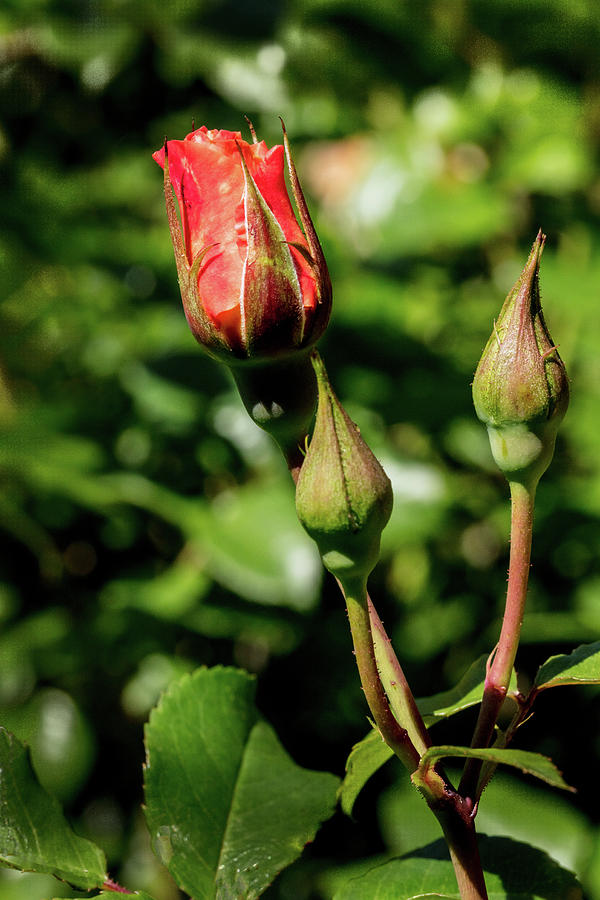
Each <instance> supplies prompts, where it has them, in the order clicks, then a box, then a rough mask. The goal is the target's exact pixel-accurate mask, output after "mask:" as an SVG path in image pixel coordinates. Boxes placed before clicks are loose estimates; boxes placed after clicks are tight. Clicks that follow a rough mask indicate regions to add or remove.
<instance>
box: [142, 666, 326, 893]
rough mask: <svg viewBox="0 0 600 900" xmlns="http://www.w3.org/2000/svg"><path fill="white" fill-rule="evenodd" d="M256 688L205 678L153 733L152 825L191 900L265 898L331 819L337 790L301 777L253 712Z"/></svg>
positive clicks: (159, 717)
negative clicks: (278, 875)
mask: <svg viewBox="0 0 600 900" xmlns="http://www.w3.org/2000/svg"><path fill="white" fill-rule="evenodd" d="M254 690H255V683H254V679H253V678H251V677H250V676H249V675H247V674H246V673H244V672H241V671H238V670H236V669H227V668H220V667H219V668H215V669H199V670H198V671H196V672H195V673H194V674H193V675H191V676H188V675H186V676H184V677H183V678H182V679H181V680H180V681H179V682H177V683H176V684H175V685H174V686H172V687H171V689H170V690H169V692H168V693H167V694H166V695H165V696H164V697H163V699H162V701H161V703H160V704H159V706H158V707H157V708H156V709H155V710H154V712H153V713H152V715H151V717H150V723H149V725H148V726H147V730H146V748H147V767H146V820H147V822H148V827H149V828H150V833H151V835H152V840H153V846H154V849H155V851H156V853H157V855H158V856H159V857H160V858H161V859H162V861H163V862H164V863H165V865H166V866H167V867H168V868H169V870H170V872H171V874H172V875H173V877H174V878H175V880H176V881H177V883H178V884H179V886H180V887H181V888H182V890H184V891H186V892H187V893H189V894H190V895H191V896H193V897H194V900H212V898H215V897H216V896H218V897H226V896H232V897H233V896H243V897H244V898H245V900H252V898H255V897H258V896H260V894H261V893H262V892H263V891H264V890H265V888H266V887H267V885H269V884H270V883H271V881H272V880H273V878H274V877H275V876H276V875H277V873H278V872H280V871H281V869H283V868H284V867H285V866H287V865H289V864H290V863H291V862H292V861H293V860H294V859H296V858H297V857H298V856H299V855H300V853H301V852H302V848H303V847H304V845H305V844H306V843H307V842H308V841H310V840H312V839H313V837H314V835H315V833H316V831H317V828H318V826H319V824H320V823H321V822H322V821H323V820H324V819H326V818H329V816H330V815H331V814H332V813H333V810H334V806H335V796H336V789H337V786H338V783H339V780H338V779H337V778H336V777H335V776H333V775H329V774H327V773H322V772H311V771H308V770H305V769H301V768H300V767H299V766H297V765H296V764H295V763H294V762H293V761H292V760H291V759H290V758H289V756H288V755H287V753H286V752H285V751H284V749H283V748H282V747H281V745H280V743H279V741H278V739H277V736H276V735H275V733H274V731H273V729H272V728H271V727H270V726H269V725H268V724H267V723H265V722H264V721H262V720H261V719H260V718H259V715H258V712H257V710H256V708H255V706H254Z"/></svg>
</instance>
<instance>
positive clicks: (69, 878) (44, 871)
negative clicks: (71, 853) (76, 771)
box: [0, 725, 108, 890]
mask: <svg viewBox="0 0 600 900" xmlns="http://www.w3.org/2000/svg"><path fill="white" fill-rule="evenodd" d="M3 736H4V737H6V738H7V740H8V743H9V745H13V746H14V747H16V748H17V749H18V750H19V751H20V752H22V753H23V755H24V759H23V762H24V765H25V766H26V767H27V769H28V777H30V778H31V780H32V782H33V784H34V785H35V787H36V789H37V791H39V794H40V795H41V796H42V797H43V798H44V799H45V801H46V802H47V804H48V807H49V809H50V810H51V811H52V812H54V813H56V814H57V815H58V816H59V817H60V818H61V819H62V820H63V821H64V827H65V830H66V832H67V833H70V836H71V837H72V838H73V839H75V840H76V841H77V843H79V844H87V845H88V846H89V847H90V848H93V849H94V850H95V851H96V852H97V855H98V858H99V860H103V861H104V871H103V873H102V874H101V875H100V876H98V879H93V878H85V879H84V878H80V879H78V878H76V877H75V878H74V877H73V875H76V873H70V872H66V871H64V870H63V869H62V868H58V867H56V866H54V867H52V866H50V865H41V866H36V867H35V868H32V867H29V866H21V865H19V864H18V863H16V862H12V861H11V860H10V859H9V858H7V856H1V857H0V867H2V868H5V869H13V870H14V871H17V872H31V873H33V874H37V875H50V876H52V877H53V878H57V879H58V880H59V881H63V882H65V884H68V885H70V886H72V887H74V888H75V889H76V890H94V889H100V888H101V887H102V885H103V883H104V882H105V881H106V878H107V877H108V876H107V873H106V857H105V854H104V852H103V850H102V849H101V848H100V847H98V845H97V844H95V843H94V841H90V840H89V839H88V838H84V837H82V836H81V835H79V834H77V833H76V832H75V831H73V829H72V828H71V826H70V825H69V823H68V821H67V819H66V818H65V815H64V812H63V810H62V807H61V806H60V804H59V802H58V800H56V798H55V797H53V796H52V794H49V793H48V792H47V791H46V790H45V789H44V788H43V787H42V785H41V784H40V782H39V780H38V778H37V775H36V773H35V770H34V768H33V766H32V764H31V754H30V751H29V748H28V746H27V744H25V743H23V742H22V741H20V740H19V739H18V738H17V737H16V736H15V735H14V734H12V732H10V731H8V729H6V728H4V727H3V726H1V725H0V738H1V737H3ZM85 882H87V884H86V883H85Z"/></svg>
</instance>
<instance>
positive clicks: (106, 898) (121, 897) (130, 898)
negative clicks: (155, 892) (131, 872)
mask: <svg viewBox="0 0 600 900" xmlns="http://www.w3.org/2000/svg"><path fill="white" fill-rule="evenodd" d="M54 900H64V897H55V898H54ZM73 900H154V897H151V896H150V894H147V893H146V892H145V891H131V892H130V893H125V894H123V893H121V892H120V891H118V892H116V893H115V891H102V893H101V894H96V896H95V897H92V898H90V897H89V896H88V897H74V898H73Z"/></svg>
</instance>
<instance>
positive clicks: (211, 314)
mask: <svg viewBox="0 0 600 900" xmlns="http://www.w3.org/2000/svg"><path fill="white" fill-rule="evenodd" d="M284 156H285V158H286V160H287V166H288V171H289V176H290V183H291V186H292V191H293V194H294V199H295V202H296V207H297V209H298V213H299V217H300V222H301V224H302V228H303V229H304V231H303V230H302V228H301V227H300V225H299V224H298V221H297V220H296V216H295V215H294V212H293V209H292V205H291V203H290V199H289V197H288V193H287V190H286V186H285V178H284ZM153 157H154V159H155V160H156V162H157V163H158V164H159V165H160V166H162V167H163V169H164V185H165V197H166V205H167V215H168V219H169V228H170V231H171V239H172V241H173V247H174V250H175V260H176V263H177V272H178V276H179V285H180V288H181V296H182V299H183V306H184V310H185V314H186V317H187V320H188V322H189V325H190V328H191V329H192V332H193V334H194V336H195V337H196V339H197V340H198V341H199V343H201V344H202V345H203V346H204V347H205V348H206V349H207V350H208V352H209V353H210V354H211V355H213V356H216V357H218V358H220V359H222V360H223V361H225V362H228V363H232V362H234V361H236V360H244V359H248V358H255V359H265V358H273V357H281V356H285V355H287V354H289V353H290V352H291V351H294V350H297V349H299V348H306V347H309V346H310V345H311V344H313V343H314V342H315V341H316V340H317V339H318V338H319V337H320V335H321V334H322V333H323V331H324V330H325V327H326V325H327V321H328V319H329V313H330V310H331V283H330V280H329V274H328V272H327V266H326V264H325V259H324V257H323V252H322V250H321V246H320V244H319V241H318V238H317V235H316V233H315V230H314V227H313V224H312V221H311V218H310V215H309V213H308V209H307V206H306V202H305V200H304V196H303V194H302V190H301V188H300V184H299V182H298V177H297V174H296V170H295V167H294V164H293V162H292V159H291V155H290V150H289V144H288V141H287V136H286V134H285V129H284V144H283V145H281V144H278V145H277V146H275V147H271V148H270V149H269V148H268V147H267V146H266V144H265V142H264V141H260V142H258V141H256V140H255V143H253V144H248V143H246V141H244V140H242V137H241V135H240V133H239V132H235V131H217V130H214V131H209V130H208V129H207V128H206V127H204V126H203V127H202V128H199V129H198V130H196V131H193V132H192V133H191V134H188V135H187V137H186V138H185V140H183V141H168V142H165V145H164V147H163V148H162V149H161V150H158V151H157V152H156V153H154V154H153ZM173 191H174V192H175V196H176V198H177V201H178V204H179V213H180V218H181V226H182V227H181V226H180V223H179V218H178V216H177V208H176V204H175V201H174V198H173ZM182 232H183V233H182Z"/></svg>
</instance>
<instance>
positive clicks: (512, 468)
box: [473, 231, 569, 483]
mask: <svg viewBox="0 0 600 900" xmlns="http://www.w3.org/2000/svg"><path fill="white" fill-rule="evenodd" d="M545 239H546V238H545V235H543V234H542V233H541V231H540V232H539V234H538V236H537V238H536V240H535V242H534V244H533V247H532V250H531V253H530V254H529V259H528V260H527V264H526V266H525V268H524V269H523V272H522V273H521V275H520V277H519V279H518V281H517V283H516V284H515V286H514V287H513V289H512V290H511V292H510V293H509V295H508V296H507V298H506V300H505V301H504V306H503V307H502V310H501V312H500V316H499V318H498V320H497V322H496V323H495V325H494V329H493V331H492V334H491V335H490V339H489V340H488V342H487V345H486V347H485V350H484V351H483V355H482V357H481V360H480V362H479V365H478V366H477V371H476V372H475V378H474V381H473V401H474V404H475V411H476V413H477V416H478V417H479V419H480V420H481V421H482V422H483V423H484V424H485V425H487V428H488V434H489V438H490V445H491V448H492V453H493V455H494V459H495V461H496V463H497V465H498V467H499V468H500V469H501V470H502V471H503V472H504V473H505V475H506V477H507V478H508V479H509V480H511V481H523V480H525V481H532V482H534V483H536V482H537V480H538V479H539V478H540V476H541V475H542V474H543V473H544V472H545V470H546V469H547V467H548V465H549V464H550V461H551V459H552V455H553V453H554V443H555V440H556V433H557V430H558V426H559V424H560V422H561V421H562V419H563V417H564V415H565V412H566V410H567V406H568V404H569V384H568V380H567V375H566V372H565V367H564V365H563V362H562V360H561V358H560V356H559V354H558V350H557V349H556V347H555V345H554V342H553V341H552V339H551V337H550V335H549V333H548V329H547V328H546V323H545V321H544V316H543V314H542V307H541V303H540V288H539V267H540V257H541V255H542V250H543V248H544V242H545Z"/></svg>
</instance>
